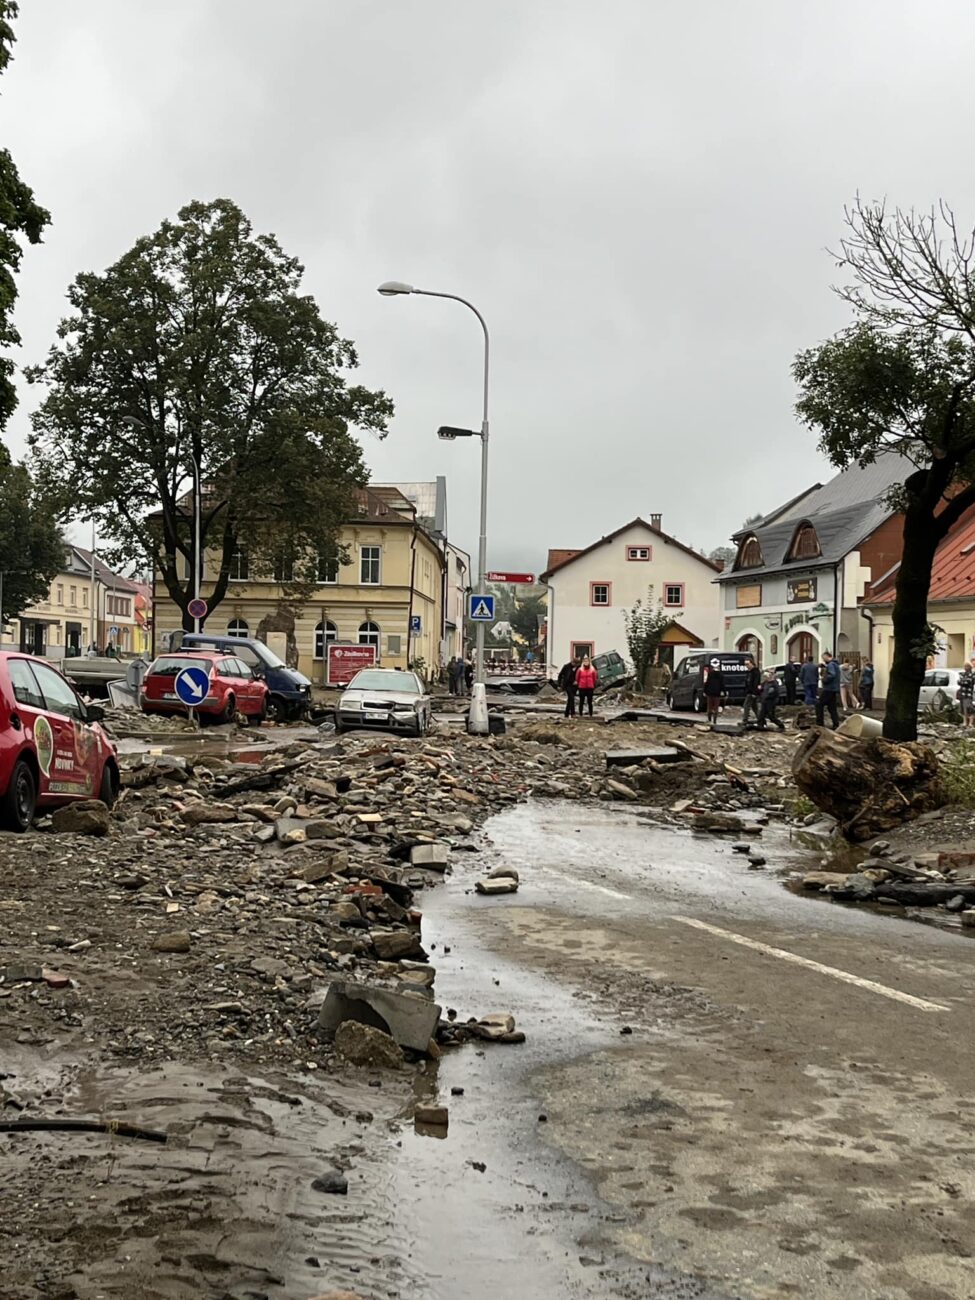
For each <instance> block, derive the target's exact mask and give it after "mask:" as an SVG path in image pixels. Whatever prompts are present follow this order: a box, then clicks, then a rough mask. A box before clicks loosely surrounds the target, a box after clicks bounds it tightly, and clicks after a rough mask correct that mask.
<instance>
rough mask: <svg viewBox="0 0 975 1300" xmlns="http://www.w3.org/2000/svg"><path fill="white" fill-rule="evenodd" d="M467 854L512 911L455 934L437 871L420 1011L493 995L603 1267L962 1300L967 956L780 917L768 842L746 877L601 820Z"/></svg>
mask: <svg viewBox="0 0 975 1300" xmlns="http://www.w3.org/2000/svg"><path fill="white" fill-rule="evenodd" d="M488 830H489V831H490V833H491V836H492V839H493V848H492V850H491V852H492V853H493V855H494V856H495V857H496V858H497V859H498V860H499V861H503V862H505V863H507V864H513V865H515V866H516V867H518V868H519V870H521V872H522V882H523V883H522V887H521V890H520V892H519V893H518V895H516V896H514V897H511V898H509V899H501V900H497V899H495V900H490V901H488V900H484V902H483V904H482V905H479V906H476V907H470V906H468V907H467V908H460V907H459V906H457V905H456V903H455V902H454V901H452V899H451V895H452V894H454V895H457V894H460V893H462V892H463V891H465V890H466V889H469V888H470V884H471V881H470V879H469V878H466V877H465V873H464V871H463V869H462V868H461V869H458V871H457V872H456V873H455V875H454V877H453V878H452V879H451V881H450V882H448V884H447V887H446V892H445V893H444V894H441V895H440V896H439V897H438V898H437V899H436V900H435V901H433V902H432V905H431V906H430V908H429V909H428V920H429V923H430V924H431V925H432V926H433V927H434V929H439V930H440V931H441V932H442V935H443V939H444V941H445V942H447V943H448V944H450V947H451V955H450V956H449V957H446V958H441V960H440V962H439V967H440V973H439V976H438V988H439V989H440V990H441V994H444V993H445V991H446V990H449V989H451V987H452V986H456V987H458V988H461V989H463V988H464V987H465V986H467V985H471V986H477V985H483V983H484V976H485V974H492V973H493V974H494V977H495V978H497V979H499V980H500V988H499V996H500V997H502V998H503V999H504V1004H505V1007H506V1009H507V1008H510V1009H511V1010H512V1011H513V1012H514V1013H515V1014H516V1015H517V1016H518V1017H519V1022H520V1023H522V1024H524V1026H525V1028H526V1029H527V1030H528V1032H529V1036H530V1052H529V1057H530V1058H531V1061H532V1065H531V1068H528V1069H527V1071H526V1073H525V1075H524V1076H523V1077H521V1078H520V1079H519V1086H520V1087H524V1088H525V1089H527V1090H528V1091H529V1092H530V1093H531V1094H532V1095H533V1096H534V1097H536V1098H537V1100H538V1105H539V1107H540V1108H541V1111H542V1112H543V1113H545V1114H546V1115H547V1122H546V1123H545V1124H544V1126H543V1129H542V1131H541V1134H540V1135H541V1137H542V1140H543V1141H544V1142H545V1143H547V1144H549V1145H550V1146H552V1147H553V1148H554V1149H556V1150H557V1151H559V1152H561V1153H563V1154H566V1155H568V1156H570V1157H571V1158H572V1160H573V1161H575V1162H576V1163H577V1164H578V1166H579V1167H580V1168H581V1169H583V1170H585V1171H586V1172H587V1173H588V1175H589V1177H590V1178H591V1179H592V1181H593V1185H594V1190H595V1191H596V1192H597V1193H598V1195H599V1197H600V1198H601V1199H602V1200H603V1202H604V1203H605V1205H606V1206H607V1207H612V1208H611V1209H608V1211H606V1212H604V1214H603V1218H602V1224H601V1227H602V1240H603V1242H604V1245H605V1247H606V1248H607V1249H611V1248H612V1247H615V1248H616V1249H618V1250H620V1251H622V1252H624V1253H626V1254H628V1255H629V1256H630V1257H631V1258H633V1259H640V1260H644V1261H647V1262H648V1263H651V1264H653V1265H654V1266H655V1267H659V1268H663V1269H667V1270H671V1271H672V1272H676V1273H681V1274H683V1275H685V1276H689V1275H693V1276H695V1277H697V1278H699V1279H702V1280H705V1281H706V1282H707V1284H708V1285H709V1286H711V1287H713V1288H714V1289H715V1291H716V1292H719V1293H721V1294H726V1295H733V1296H741V1297H748V1298H753V1297H762V1298H765V1297H778V1296H802V1297H804V1298H805V1300H818V1298H819V1297H823V1298H824V1300H825V1297H831V1298H836V1297H839V1298H844V1300H845V1298H847V1297H848V1298H849V1300H854V1297H856V1298H858V1300H859V1298H862V1297H867V1296H869V1297H878V1298H879V1297H884V1300H962V1298H965V1297H971V1296H973V1295H975V1280H973V1278H975V1273H973V1267H972V1260H971V1254H970V1252H971V1250H972V1240H973V1228H975V1214H973V1205H975V1199H973V1198H975V1173H973V1166H972V1158H971V1157H972V1150H973V1146H975V1119H973V1116H972V1112H971V1107H970V1103H969V1096H970V1084H971V1067H972V1056H973V1053H972V1042H973V1030H975V1015H973V1010H972V1006H973V992H975V946H973V944H972V943H971V942H970V941H969V940H967V939H965V938H963V937H959V936H954V935H947V934H944V933H942V932H940V931H938V930H934V929H930V928H927V927H924V926H920V925H917V924H913V923H911V922H908V921H904V920H900V919H895V918H893V917H890V916H885V915H881V914H876V913H871V912H869V911H863V910H853V909H848V908H844V907H842V906H840V905H835V904H830V903H828V902H825V901H820V900H814V899H810V898H800V897H797V896H796V895H794V894H792V893H790V892H789V891H788V890H787V889H786V888H785V887H784V885H783V884H782V881H781V880H780V879H779V878H777V876H776V869H777V867H779V866H782V867H784V866H785V865H786V863H789V864H790V865H793V866H794V865H795V863H796V861H797V859H798V860H801V858H802V854H803V850H802V849H801V848H799V847H798V846H796V845H795V844H793V843H791V842H790V841H789V838H788V833H787V832H786V831H784V830H782V829H776V828H774V827H772V828H766V829H765V832H764V834H763V835H762V840H761V847H762V852H763V854H764V855H765V856H766V857H767V859H768V865H767V867H766V869H765V870H764V871H750V870H748V869H747V864H746V863H745V861H744V860H743V859H742V857H741V856H740V855H737V854H734V853H733V851H732V847H731V844H730V843H728V842H727V841H722V840H717V839H713V838H706V837H703V838H702V837H699V836H693V835H691V834H690V833H689V832H677V831H673V830H669V829H668V830H663V829H662V828H660V827H657V826H655V825H654V823H653V820H652V814H650V815H646V814H633V813H631V812H629V811H625V810H623V809H620V808H618V807H612V806H610V807H606V806H605V805H604V806H601V807H600V806H596V807H588V808H580V807H579V806H578V805H572V806H569V805H557V804H556V805H550V806H548V807H544V806H534V807H532V806H523V807H519V808H515V809H512V810H511V811H510V812H508V813H505V814H503V815H502V816H500V817H497V818H495V819H494V820H493V821H492V822H491V823H489V827H488ZM756 843H758V841H757V840H756ZM455 954H456V955H455ZM482 964H483V965H485V966H486V967H487V968H488V969H487V970H486V971H481V970H479V969H477V967H480V966H481V965H482ZM472 968H473V969H472ZM539 981H545V982H547V985H548V992H547V993H545V994H544V995H541V996H540V994H539V988H540V984H539ZM546 1008H550V1012H549V1013H548V1014H546V1010H545V1009H546ZM593 1025H595V1026H597V1028H596V1029H595V1031H594V1030H593V1028H592V1026H593ZM628 1031H629V1032H628ZM529 1057H526V1058H525V1061H527V1060H528V1059H529ZM515 1068H519V1067H515ZM613 1209H615V1211H616V1214H615V1215H614V1214H613V1213H612V1210H613ZM592 1294H593V1295H598V1294H606V1295H612V1294H614V1291H613V1290H612V1287H611V1285H610V1286H608V1287H607V1289H606V1290H605V1291H604V1292H600V1291H599V1290H598V1289H595V1290H593V1292H592ZM647 1294H654V1292H653V1290H652V1289H651V1290H648V1292H647Z"/></svg>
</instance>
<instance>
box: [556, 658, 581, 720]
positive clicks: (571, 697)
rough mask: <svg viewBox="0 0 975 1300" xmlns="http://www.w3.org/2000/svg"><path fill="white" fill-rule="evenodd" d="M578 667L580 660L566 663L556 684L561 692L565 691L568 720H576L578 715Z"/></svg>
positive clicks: (571, 660)
mask: <svg viewBox="0 0 975 1300" xmlns="http://www.w3.org/2000/svg"><path fill="white" fill-rule="evenodd" d="M578 667H579V660H578V659H570V660H569V661H568V662H567V663H564V664H563V665H562V668H561V669H560V671H559V675H558V679H557V681H556V683H555V684H556V686H557V687H558V688H559V690H560V691H565V716H566V717H567V718H574V717H575V715H576V671H577V669H578Z"/></svg>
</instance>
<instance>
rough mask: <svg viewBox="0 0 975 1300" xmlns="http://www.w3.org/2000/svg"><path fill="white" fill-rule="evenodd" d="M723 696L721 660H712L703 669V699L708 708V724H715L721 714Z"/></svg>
mask: <svg viewBox="0 0 975 1300" xmlns="http://www.w3.org/2000/svg"><path fill="white" fill-rule="evenodd" d="M722 695H724V673H723V672H722V671H721V660H720V659H712V660H711V662H710V664H709V665H708V667H707V668H706V669H705V676H704V698H705V700H706V702H707V706H708V722H711V723H715V722H717V720H718V715H719V714H720V713H721V697H722Z"/></svg>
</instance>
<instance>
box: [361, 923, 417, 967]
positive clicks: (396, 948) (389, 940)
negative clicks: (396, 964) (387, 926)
mask: <svg viewBox="0 0 975 1300" xmlns="http://www.w3.org/2000/svg"><path fill="white" fill-rule="evenodd" d="M372 946H373V947H374V948H375V950H376V956H377V957H378V958H379V960H380V961H399V960H400V959H401V958H403V957H411V958H414V959H416V958H421V959H422V958H424V957H426V955H427V954H426V952H425V951H424V950H423V945H422V944H421V943H420V936H419V934H417V933H415V932H414V931H412V930H373V932H372Z"/></svg>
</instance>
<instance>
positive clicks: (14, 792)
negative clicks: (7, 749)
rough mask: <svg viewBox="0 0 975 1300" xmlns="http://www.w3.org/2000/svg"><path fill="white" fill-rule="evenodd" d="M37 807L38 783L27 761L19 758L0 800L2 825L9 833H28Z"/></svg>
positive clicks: (0, 821)
mask: <svg viewBox="0 0 975 1300" xmlns="http://www.w3.org/2000/svg"><path fill="white" fill-rule="evenodd" d="M36 807H37V781H36V780H35V777H34V773H33V771H32V770H31V766H30V764H29V763H28V762H27V760H26V759H23V758H18V760H17V762H16V763H15V764H14V770H13V772H11V774H10V784H9V785H8V786H7V789H6V792H5V793H4V796H3V798H2V799H0V824H2V825H3V826H4V827H5V829H6V830H8V831H20V832H23V831H26V830H29V829H30V824H31V822H32V821H33V820H34V810H35V808H36Z"/></svg>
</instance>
